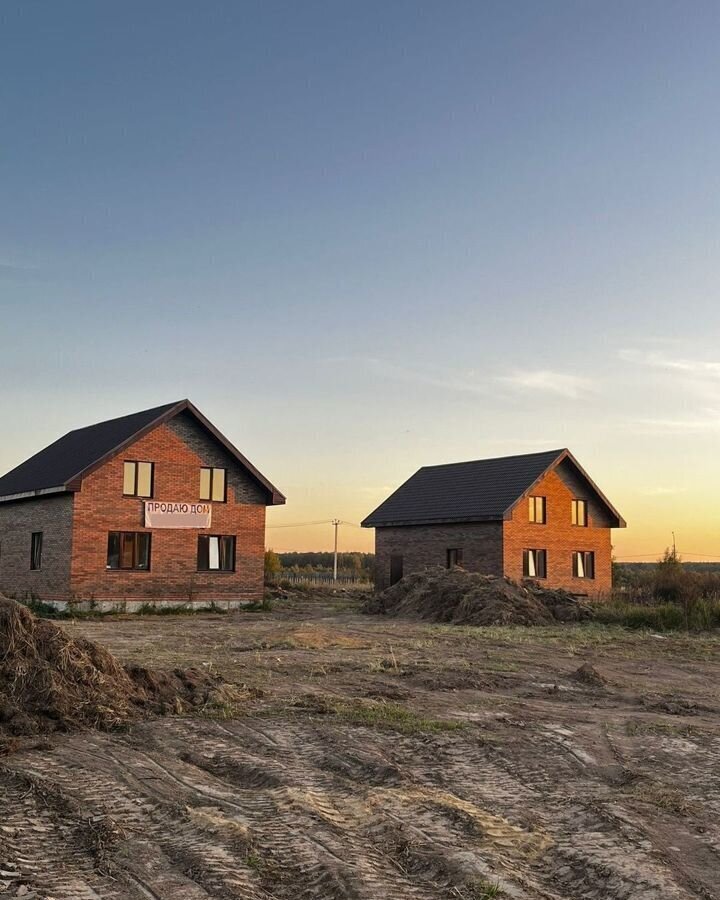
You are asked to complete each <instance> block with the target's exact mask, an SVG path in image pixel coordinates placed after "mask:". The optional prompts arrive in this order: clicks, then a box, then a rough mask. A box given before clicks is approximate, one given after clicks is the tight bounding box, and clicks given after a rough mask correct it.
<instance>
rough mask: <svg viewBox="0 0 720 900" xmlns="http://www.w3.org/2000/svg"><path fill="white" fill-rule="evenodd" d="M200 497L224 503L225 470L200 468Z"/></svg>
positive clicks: (225, 490) (225, 495)
mask: <svg viewBox="0 0 720 900" xmlns="http://www.w3.org/2000/svg"><path fill="white" fill-rule="evenodd" d="M200 499H201V500H215V501H216V502H217V503H224V502H225V501H226V499H227V470H226V469H210V468H205V467H203V468H202V469H200Z"/></svg>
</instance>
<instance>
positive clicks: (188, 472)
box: [70, 415, 265, 603]
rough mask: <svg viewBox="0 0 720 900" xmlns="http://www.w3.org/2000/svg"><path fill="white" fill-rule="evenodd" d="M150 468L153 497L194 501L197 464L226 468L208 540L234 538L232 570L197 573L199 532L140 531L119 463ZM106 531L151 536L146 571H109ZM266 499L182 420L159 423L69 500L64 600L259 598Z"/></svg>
mask: <svg viewBox="0 0 720 900" xmlns="http://www.w3.org/2000/svg"><path fill="white" fill-rule="evenodd" d="M125 460H142V461H148V462H153V463H154V464H155V468H154V490H153V499H155V500H165V501H186V502H195V501H197V500H198V499H199V477H200V468H201V466H221V467H225V468H227V478H228V487H227V502H226V503H213V504H212V525H211V527H210V528H209V529H207V530H206V533H208V534H223V535H235V537H236V551H235V552H236V558H235V571H234V572H198V571H197V544H198V534H199V533H200V531H199V529H194V528H191V529H171V528H154V529H146V528H145V527H144V524H143V523H144V505H143V501H142V500H140V499H137V498H134V497H124V496H123V462H124V461H125ZM110 531H151V533H152V539H151V540H152V545H151V560H150V570H149V571H133V570H124V569H123V570H121V569H113V570H110V569H108V568H107V540H108V532H110ZM264 544H265V499H264V495H263V493H262V491H261V490H260V488H259V487H258V486H257V485H256V483H255V482H254V481H253V480H252V478H251V477H250V476H249V475H248V474H247V473H246V472H245V470H243V469H242V467H241V466H240V465H239V464H238V463H237V462H236V461H235V460H234V459H233V458H232V457H231V456H230V455H229V454H228V453H227V452H225V451H224V449H223V448H221V447H219V446H218V445H217V444H215V443H214V442H213V441H212V440H211V439H210V438H209V437H206V436H205V435H204V434H203V432H202V431H201V430H200V429H199V427H198V426H197V425H195V423H193V422H192V420H191V417H190V416H188V415H183V416H178V417H177V418H176V419H173V420H171V421H170V422H168V423H165V424H162V425H159V426H158V427H157V428H155V429H154V430H153V431H151V432H150V433H149V434H147V435H145V436H144V437H141V438H140V439H139V440H137V441H136V442H135V443H134V444H132V445H130V446H129V447H127V448H126V449H125V450H123V452H122V453H121V454H120V455H118V456H116V457H115V458H113V459H111V460H110V461H109V462H107V463H105V464H104V465H102V466H101V467H100V468H99V469H97V470H96V471H94V472H92V473H91V474H90V475H88V476H87V477H86V478H85V479H84V480H83V483H82V487H81V489H80V491H78V492H77V493H76V494H75V495H74V503H73V511H72V551H71V565H70V594H71V596H72V598H74V599H77V600H112V601H119V602H124V601H129V602H131V603H132V602H135V601H140V602H148V603H153V602H158V601H179V602H202V603H209V602H212V601H223V600H243V601H253V600H259V599H261V598H262V594H263V555H264Z"/></svg>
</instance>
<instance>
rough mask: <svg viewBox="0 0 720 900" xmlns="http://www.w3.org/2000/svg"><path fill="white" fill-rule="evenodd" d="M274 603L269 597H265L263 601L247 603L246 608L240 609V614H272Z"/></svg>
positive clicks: (241, 607)
mask: <svg viewBox="0 0 720 900" xmlns="http://www.w3.org/2000/svg"><path fill="white" fill-rule="evenodd" d="M272 608H273V605H272V601H271V600H270V598H269V597H264V598H263V599H262V600H261V601H259V602H258V601H255V602H253V603H246V604H245V605H244V606H240V607H238V609H239V610H240V612H272Z"/></svg>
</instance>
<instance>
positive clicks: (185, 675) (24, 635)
mask: <svg viewBox="0 0 720 900" xmlns="http://www.w3.org/2000/svg"><path fill="white" fill-rule="evenodd" d="M234 693H237V692H236V691H235V689H234V688H232V687H231V686H230V685H228V684H226V683H225V682H223V680H222V679H221V678H220V677H219V676H214V675H208V674H206V673H204V672H200V671H199V670H197V669H187V670H183V669H176V670H175V671H173V672H163V671H155V670H152V669H145V668H142V667H140V666H123V665H121V663H119V662H118V660H117V659H115V657H114V656H113V655H112V654H111V653H109V652H108V651H107V650H105V649H104V648H103V647H101V646H100V645H98V644H94V643H93V642H92V641H88V640H85V639H84V638H74V637H72V636H71V635H70V634H69V633H68V632H67V631H66V630H65V629H64V628H61V627H60V626H59V625H56V624H55V623H54V622H50V621H48V620H46V619H38V618H36V617H35V616H34V615H33V614H32V613H31V612H30V610H29V609H27V607H25V606H23V605H22V604H20V603H16V602H15V601H14V600H9V599H7V598H6V597H2V596H0V745H2V743H3V738H6V739H7V738H8V737H9V736H16V735H29V734H47V733H49V732H53V731H68V730H71V729H75V728H86V727H91V728H99V729H104V730H109V729H112V728H117V727H120V726H122V725H124V724H126V723H128V722H129V721H131V720H132V719H133V718H136V717H138V716H140V715H142V713H143V712H155V713H160V714H164V713H168V712H176V713H180V712H182V711H183V710H186V709H189V708H193V707H195V708H197V707H202V706H205V705H207V704H217V703H219V702H230V701H231V699H232V695H234Z"/></svg>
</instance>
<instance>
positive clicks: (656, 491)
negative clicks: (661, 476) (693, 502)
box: [640, 485, 685, 497]
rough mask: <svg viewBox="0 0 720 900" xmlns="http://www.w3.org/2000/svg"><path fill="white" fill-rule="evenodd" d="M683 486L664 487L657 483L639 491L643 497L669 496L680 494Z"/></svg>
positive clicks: (683, 489)
mask: <svg viewBox="0 0 720 900" xmlns="http://www.w3.org/2000/svg"><path fill="white" fill-rule="evenodd" d="M684 491H685V488H682V487H665V486H664V485H657V487H649V488H645V489H644V490H642V491H640V493H641V494H642V495H643V496H644V497H671V496H673V495H675V494H682V493H683V492H684Z"/></svg>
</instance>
